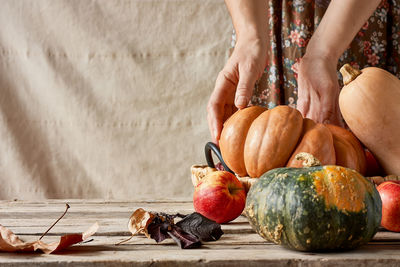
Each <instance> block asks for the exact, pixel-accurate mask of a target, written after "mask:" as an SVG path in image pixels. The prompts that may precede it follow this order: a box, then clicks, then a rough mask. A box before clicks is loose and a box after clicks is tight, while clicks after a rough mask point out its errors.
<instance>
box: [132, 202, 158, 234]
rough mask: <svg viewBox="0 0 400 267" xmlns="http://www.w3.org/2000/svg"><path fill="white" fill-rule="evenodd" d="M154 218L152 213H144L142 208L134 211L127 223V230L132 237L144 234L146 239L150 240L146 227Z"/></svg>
mask: <svg viewBox="0 0 400 267" xmlns="http://www.w3.org/2000/svg"><path fill="white" fill-rule="evenodd" d="M154 217H155V215H154V214H153V213H151V212H148V211H145V210H144V209H142V208H139V209H137V210H135V212H134V213H132V215H131V217H130V218H129V222H128V229H129V231H130V232H131V233H132V236H134V235H137V234H144V235H146V237H147V238H150V236H149V233H148V232H147V227H148V226H149V224H150V223H151V222H152V221H153V219H154Z"/></svg>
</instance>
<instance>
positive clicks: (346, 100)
mask: <svg viewBox="0 0 400 267" xmlns="http://www.w3.org/2000/svg"><path fill="white" fill-rule="evenodd" d="M340 72H341V73H342V75H343V82H344V84H345V86H344V87H343V88H342V90H341V92H340V95H339V106H340V111H341V113H342V115H343V118H344V120H345V121H346V123H347V125H348V126H349V128H350V129H351V131H352V132H353V133H354V134H355V135H356V136H357V138H358V139H359V140H360V141H361V142H362V143H363V144H364V145H365V146H366V147H367V148H368V149H369V150H370V151H371V152H372V153H373V154H374V156H375V157H376V159H377V160H378V162H379V163H380V165H381V166H382V167H383V169H384V170H385V172H386V173H387V174H395V175H400V142H399V141H400V107H399V104H400V80H399V79H397V78H396V77H395V76H394V75H392V74H390V73H389V72H387V71H385V70H383V69H380V68H375V67H370V68H365V69H363V70H362V71H359V70H356V69H354V68H352V67H351V66H350V65H348V64H346V65H344V66H343V67H342V68H341V69H340Z"/></svg>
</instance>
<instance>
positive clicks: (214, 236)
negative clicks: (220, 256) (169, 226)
mask: <svg viewBox="0 0 400 267" xmlns="http://www.w3.org/2000/svg"><path fill="white" fill-rule="evenodd" d="M176 225H177V226H179V227H180V228H182V230H184V231H185V232H187V233H190V234H192V235H195V236H197V237H198V238H199V239H200V240H201V241H215V240H218V239H219V238H220V237H221V236H222V235H223V234H224V232H223V231H222V230H221V225H220V224H218V223H216V222H215V221H213V220H210V219H208V218H206V217H204V216H203V215H201V214H200V213H197V212H193V213H192V214H189V215H188V216H186V217H185V218H183V219H182V220H180V221H179V222H178V223H177V224H176Z"/></svg>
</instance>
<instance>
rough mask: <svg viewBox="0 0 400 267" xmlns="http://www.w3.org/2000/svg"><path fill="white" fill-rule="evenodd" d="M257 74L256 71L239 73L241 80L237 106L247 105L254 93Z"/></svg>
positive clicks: (238, 87) (237, 94) (236, 100)
mask: <svg viewBox="0 0 400 267" xmlns="http://www.w3.org/2000/svg"><path fill="white" fill-rule="evenodd" d="M256 80H257V74H256V72H255V71H254V72H253V71H242V72H240V74H239V82H238V85H237V88H236V95H235V106H236V107H237V108H239V109H241V108H245V107H247V105H248V104H249V102H250V98H251V95H252V93H253V88H254V84H255V83H256Z"/></svg>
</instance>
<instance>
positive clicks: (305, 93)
mask: <svg viewBox="0 0 400 267" xmlns="http://www.w3.org/2000/svg"><path fill="white" fill-rule="evenodd" d="M297 83H298V89H297V105H296V107H297V110H298V111H300V113H301V114H302V115H303V117H304V118H305V117H306V115H307V113H308V112H309V109H310V92H309V90H308V88H309V86H308V85H307V83H306V82H305V81H304V80H303V77H302V75H299V76H298V80H297Z"/></svg>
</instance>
